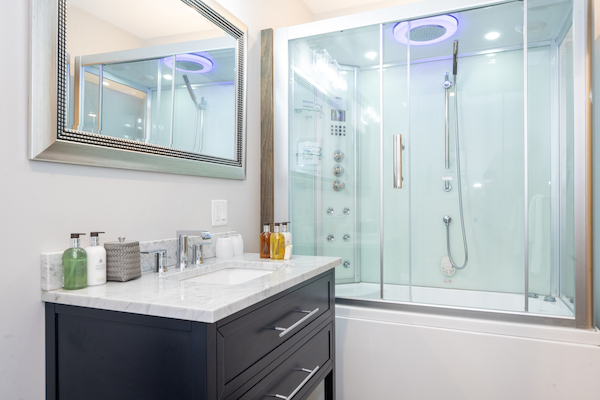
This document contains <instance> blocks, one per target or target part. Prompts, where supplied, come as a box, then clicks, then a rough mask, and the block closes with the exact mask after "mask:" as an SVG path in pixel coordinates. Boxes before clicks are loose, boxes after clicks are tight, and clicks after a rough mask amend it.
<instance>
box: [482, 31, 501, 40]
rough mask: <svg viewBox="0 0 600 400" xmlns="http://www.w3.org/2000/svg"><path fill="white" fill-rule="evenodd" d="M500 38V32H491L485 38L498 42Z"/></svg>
mask: <svg viewBox="0 0 600 400" xmlns="http://www.w3.org/2000/svg"><path fill="white" fill-rule="evenodd" d="M499 37H500V34H499V33H498V32H490V33H488V34H487V35H485V38H486V39H487V40H496V39H498V38H499Z"/></svg>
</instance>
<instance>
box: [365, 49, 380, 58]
mask: <svg viewBox="0 0 600 400" xmlns="http://www.w3.org/2000/svg"><path fill="white" fill-rule="evenodd" d="M365 57H367V58H368V59H369V60H374V59H375V58H377V53H375V52H374V51H369V52H368V53H367V54H365Z"/></svg>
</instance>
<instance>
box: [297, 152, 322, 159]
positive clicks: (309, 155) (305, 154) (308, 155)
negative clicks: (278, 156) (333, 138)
mask: <svg viewBox="0 0 600 400" xmlns="http://www.w3.org/2000/svg"><path fill="white" fill-rule="evenodd" d="M296 155H297V156H299V157H317V158H318V159H319V160H322V159H323V155H322V154H312V153H296ZM306 160H310V158H306Z"/></svg>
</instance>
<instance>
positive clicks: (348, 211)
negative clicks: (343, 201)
mask: <svg viewBox="0 0 600 400" xmlns="http://www.w3.org/2000/svg"><path fill="white" fill-rule="evenodd" d="M344 215H350V209H349V208H348V207H346V208H344Z"/></svg>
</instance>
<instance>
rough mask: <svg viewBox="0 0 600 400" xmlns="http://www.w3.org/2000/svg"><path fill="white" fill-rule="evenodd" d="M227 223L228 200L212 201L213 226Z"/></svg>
mask: <svg viewBox="0 0 600 400" xmlns="http://www.w3.org/2000/svg"><path fill="white" fill-rule="evenodd" d="M224 225H227V200H213V201H212V226H224Z"/></svg>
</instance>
